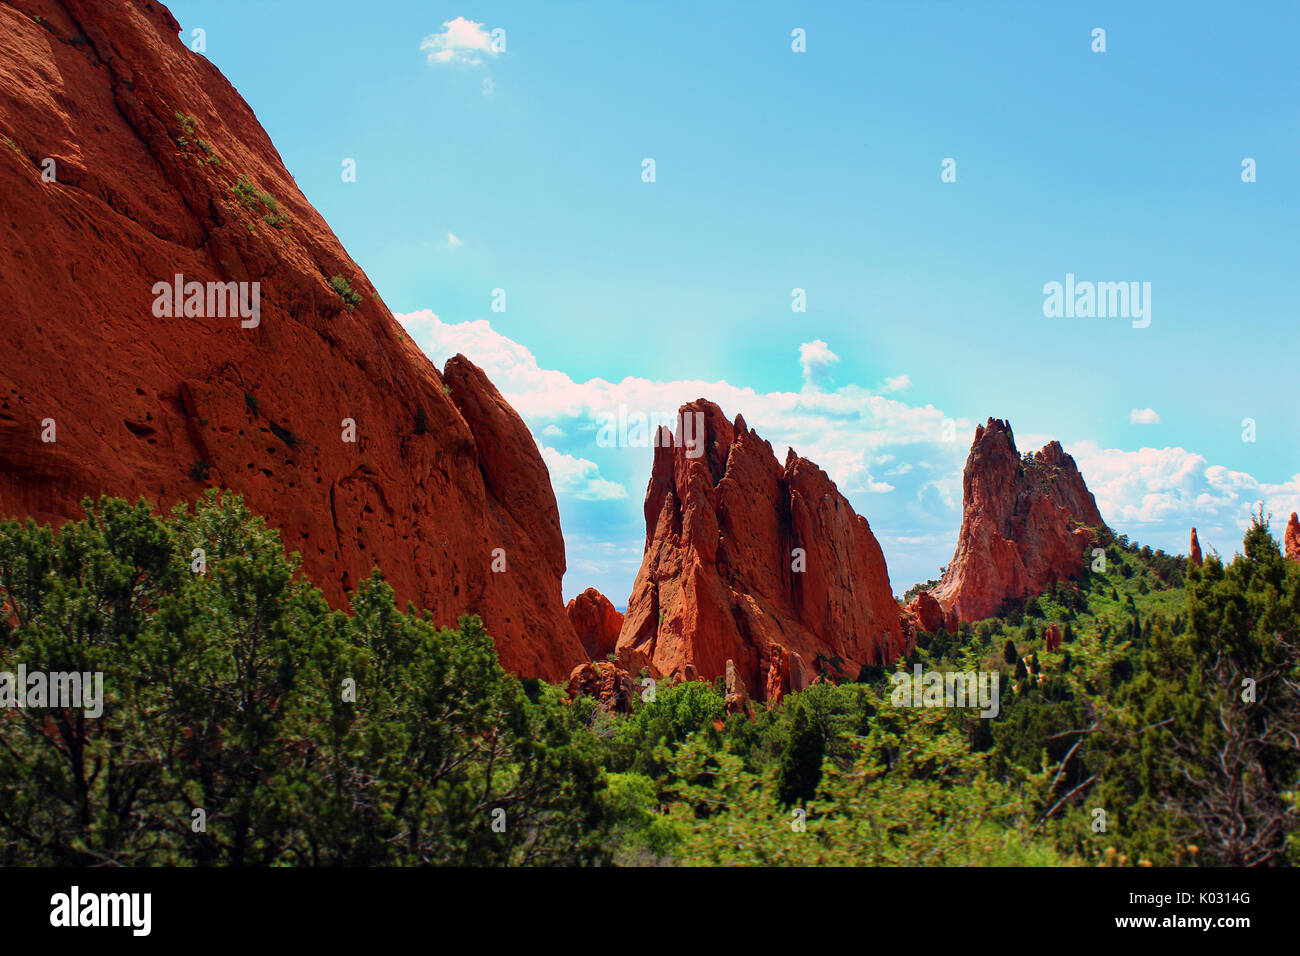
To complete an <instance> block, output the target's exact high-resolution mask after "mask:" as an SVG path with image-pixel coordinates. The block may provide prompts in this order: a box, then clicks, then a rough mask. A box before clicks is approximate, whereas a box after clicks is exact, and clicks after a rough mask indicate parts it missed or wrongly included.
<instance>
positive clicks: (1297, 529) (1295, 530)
mask: <svg viewBox="0 0 1300 956" xmlns="http://www.w3.org/2000/svg"><path fill="white" fill-rule="evenodd" d="M1283 546H1284V549H1285V550H1284V552H1283V553H1284V554H1286V556H1287V557H1288V558H1293V559H1294V560H1296V561H1300V515H1297V514H1296V513H1295V512H1294V511H1293V512H1291V520H1290V521H1288V522H1287V523H1286V536H1285V538H1284V539H1283Z"/></svg>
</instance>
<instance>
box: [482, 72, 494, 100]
mask: <svg viewBox="0 0 1300 956" xmlns="http://www.w3.org/2000/svg"><path fill="white" fill-rule="evenodd" d="M496 91H497V85H496V84H495V83H493V82H492V78H491V77H487V78H485V79H484V80H483V95H484V96H486V97H487V98H488V99H491V98H492V94H493V93H495V92H496Z"/></svg>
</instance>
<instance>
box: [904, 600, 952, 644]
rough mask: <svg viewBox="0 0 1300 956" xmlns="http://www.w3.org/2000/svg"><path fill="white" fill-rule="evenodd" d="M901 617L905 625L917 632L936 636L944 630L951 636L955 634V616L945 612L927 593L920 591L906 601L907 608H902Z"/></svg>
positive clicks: (950, 612)
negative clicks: (925, 632)
mask: <svg viewBox="0 0 1300 956" xmlns="http://www.w3.org/2000/svg"><path fill="white" fill-rule="evenodd" d="M903 617H904V621H905V623H907V624H910V625H911V626H912V627H913V628H915V629H916V630H918V631H927V632H929V633H931V634H936V633H938V632H939V631H941V630H946V631H948V632H949V633H951V634H956V633H957V625H958V621H957V615H956V614H955V613H954V612H952V611H945V610H944V609H943V606H942V605H941V604H940V603H939V602H938V601H937V600H935V597H934V595H933V594H931V593H930V592H929V591H922V592H921V593H920V594H918V595H917V596H916V597H914V598H912V600H910V601H908V602H907V606H906V607H904V608H903Z"/></svg>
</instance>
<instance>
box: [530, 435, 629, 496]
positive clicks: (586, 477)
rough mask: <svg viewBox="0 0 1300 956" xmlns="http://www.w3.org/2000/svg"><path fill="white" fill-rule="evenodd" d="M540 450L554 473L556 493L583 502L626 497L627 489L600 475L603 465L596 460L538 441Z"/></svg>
mask: <svg viewBox="0 0 1300 956" xmlns="http://www.w3.org/2000/svg"><path fill="white" fill-rule="evenodd" d="M538 450H539V451H541V453H542V460H543V461H544V462H546V469H547V470H548V471H549V472H550V473H551V486H552V487H553V488H554V489H555V493H556V494H557V495H571V496H573V497H574V498H579V499H581V500H583V501H612V500H616V499H618V498H626V497H627V489H626V488H624V487H623V486H622V485H620V484H617V483H616V482H613V481H609V480H608V479H606V478H602V477H601V474H600V467H599V466H598V465H597V464H596V463H595V462H594V461H590V460H589V459H586V458H576V457H574V456H573V455H566V454H564V452H562V451H556V450H555V449H554V448H551V447H549V446H547V445H541V444H539V445H538Z"/></svg>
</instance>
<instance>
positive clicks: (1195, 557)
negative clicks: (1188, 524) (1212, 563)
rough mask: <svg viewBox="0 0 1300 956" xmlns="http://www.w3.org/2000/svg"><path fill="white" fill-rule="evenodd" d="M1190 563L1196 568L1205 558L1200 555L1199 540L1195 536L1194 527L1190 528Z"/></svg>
mask: <svg viewBox="0 0 1300 956" xmlns="http://www.w3.org/2000/svg"><path fill="white" fill-rule="evenodd" d="M1191 559H1192V564H1194V565H1196V566H1197V567H1198V568H1199V567H1200V566H1201V565H1202V564H1203V563H1204V561H1205V559H1204V558H1203V557H1202V556H1201V541H1200V539H1199V538H1197V537H1196V529H1195V528H1193V529H1192V553H1191Z"/></svg>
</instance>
